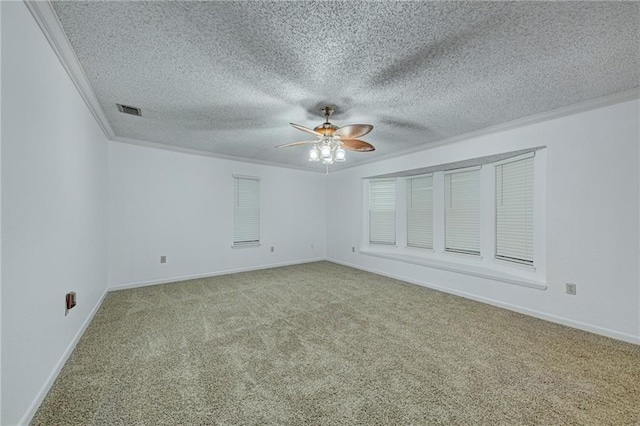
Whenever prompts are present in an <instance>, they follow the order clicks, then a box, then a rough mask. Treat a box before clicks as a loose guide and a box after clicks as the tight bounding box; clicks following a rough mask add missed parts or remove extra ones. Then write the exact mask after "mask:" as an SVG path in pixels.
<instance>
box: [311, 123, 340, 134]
mask: <svg viewBox="0 0 640 426" xmlns="http://www.w3.org/2000/svg"><path fill="white" fill-rule="evenodd" d="M338 129H339V127H338V126H334V125H333V124H331V123H329V122H328V121H327V122H326V123H323V124H321V125H319V126H316V127H314V128H313V130H315V131H316V132H318V133H321V134H323V135H324V136H333V134H334V133H335V132H336V130H338Z"/></svg>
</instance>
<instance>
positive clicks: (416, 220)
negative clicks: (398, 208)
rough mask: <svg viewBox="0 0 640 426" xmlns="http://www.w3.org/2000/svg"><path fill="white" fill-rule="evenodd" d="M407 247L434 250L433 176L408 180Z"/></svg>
mask: <svg viewBox="0 0 640 426" xmlns="http://www.w3.org/2000/svg"><path fill="white" fill-rule="evenodd" d="M407 245H408V246H409V247H419V248H428V249H430V248H433V175H429V176H420V177H415V178H409V179H407Z"/></svg>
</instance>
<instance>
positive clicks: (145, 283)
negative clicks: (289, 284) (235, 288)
mask: <svg viewBox="0 0 640 426" xmlns="http://www.w3.org/2000/svg"><path fill="white" fill-rule="evenodd" d="M323 260H327V259H326V258H324V257H317V258H313V259H304V260H296V261H293V262H281V263H270V264H268V265H260V266H250V267H247V268H235V269H225V270H222V271H215V272H205V273H202V274H194V275H183V276H179V277H167V278H159V279H156V280H146V281H137V282H133V283H123V284H112V285H110V286H109V288H108V290H109V291H117V290H126V289H128V288H136V287H146V286H149V285H156V284H168V283H174V282H178V281H187V280H194V279H198V278H209V277H217V276H219V275H229V274H236V273H238V272H249V271H258V270H260V269H271V268H279V267H281V266H291V265H301V264H304V263H313V262H321V261H323Z"/></svg>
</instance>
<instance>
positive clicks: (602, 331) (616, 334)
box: [327, 258, 640, 345]
mask: <svg viewBox="0 0 640 426" xmlns="http://www.w3.org/2000/svg"><path fill="white" fill-rule="evenodd" d="M327 261H328V262H333V263H337V264H339V265H343V266H347V267H349V268H354V269H360V270H361V271H366V272H371V273H373V274H378V275H382V276H385V277H389V278H393V279H396V280H400V281H405V282H408V283H411V284H415V285H419V286H422V287H426V288H430V289H432V290H437V291H441V292H443V293H448V294H453V295H455V296H460V297H464V298H465V299H471V300H475V301H478V302H481V303H486V304H487V305H492V306H497V307H498V308H502V309H507V310H509V311H513V312H518V313H521V314H524V315H529V316H531V317H535V318H540V319H542V320H545V321H550V322H554V323H556V324H561V325H566V326H567V327H572V328H576V329H578V330H582V331H586V332H589V333H594V334H599V335H601V336H605V337H610V338H612V339H616V340H622V341H624V342H628V343H633V344H636V345H640V335H638V336H634V335H633V334H628V333H622V332H620V331H617V330H612V329H610V328H605V327H600V326H597V325H594V324H588V323H584V322H581V321H576V320H572V319H570V318H566V317H560V316H557V315H553V314H549V313H546V312H543V311H538V310H535V309H529V308H524V307H521V306H518V305H514V304H511V303H505V302H501V301H499V300H496V299H491V298H488V297H482V296H477V295H475V294H472V293H467V292H464V291H460V290H455V289H452V288H449V287H443V286H439V285H435V284H431V283H427V282H421V281H417V280H413V279H411V278H407V277H403V276H401V275H396V274H390V273H387V272H383V271H379V270H376V269H373V268H367V267H364V266H360V265H357V264H353V263H349V262H343V261H341V260H338V259H333V258H327Z"/></svg>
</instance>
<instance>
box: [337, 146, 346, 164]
mask: <svg viewBox="0 0 640 426" xmlns="http://www.w3.org/2000/svg"><path fill="white" fill-rule="evenodd" d="M344 160H346V152H345V151H344V149H342V148H338V149H336V161H337V162H340V163H341V162H343V161H344Z"/></svg>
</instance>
